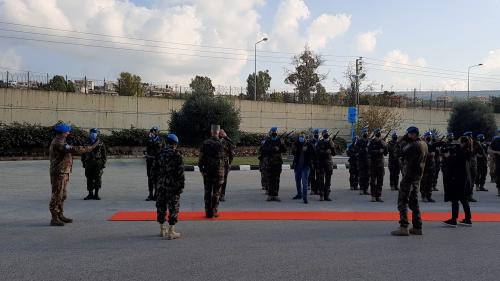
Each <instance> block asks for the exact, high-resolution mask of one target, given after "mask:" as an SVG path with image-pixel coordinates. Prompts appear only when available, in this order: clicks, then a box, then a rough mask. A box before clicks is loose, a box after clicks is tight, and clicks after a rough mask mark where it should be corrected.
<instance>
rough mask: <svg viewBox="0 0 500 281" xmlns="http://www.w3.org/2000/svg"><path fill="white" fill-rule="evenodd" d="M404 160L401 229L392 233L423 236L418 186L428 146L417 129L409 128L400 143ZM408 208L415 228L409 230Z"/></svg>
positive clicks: (399, 203)
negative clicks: (420, 137)
mask: <svg viewBox="0 0 500 281" xmlns="http://www.w3.org/2000/svg"><path fill="white" fill-rule="evenodd" d="M400 145H401V150H400V151H401V154H400V158H401V159H402V162H403V165H402V170H401V171H402V176H403V177H402V180H401V185H400V187H399V194H398V210H399V216H400V220H399V225H400V227H399V229H397V230H395V231H393V232H391V234H392V235H394V236H409V235H410V234H413V235H422V218H421V215H420V208H419V206H418V185H419V184H420V180H421V178H422V175H423V173H424V167H425V160H426V158H427V145H426V144H425V142H423V141H421V140H420V139H419V130H418V128H417V127H413V126H412V127H409V128H408V129H407V130H406V135H405V136H404V138H403V140H402V141H401V143H400ZM408 207H410V210H411V211H412V213H413V215H412V224H413V228H411V229H410V230H408V226H409V224H410V223H409V222H408Z"/></svg>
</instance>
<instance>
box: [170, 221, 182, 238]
mask: <svg viewBox="0 0 500 281" xmlns="http://www.w3.org/2000/svg"><path fill="white" fill-rule="evenodd" d="M177 238H181V234H180V233H177V232H175V229H174V226H173V225H169V226H168V232H167V239H168V240H173V239H177Z"/></svg>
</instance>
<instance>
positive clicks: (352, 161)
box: [347, 143, 359, 190]
mask: <svg viewBox="0 0 500 281" xmlns="http://www.w3.org/2000/svg"><path fill="white" fill-rule="evenodd" d="M354 145H355V144H354V143H351V144H349V146H348V147H347V156H348V157H349V160H348V161H349V184H350V186H351V190H358V177H359V175H358V158H357V156H356V152H355V151H354Z"/></svg>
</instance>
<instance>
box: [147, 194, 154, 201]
mask: <svg viewBox="0 0 500 281" xmlns="http://www.w3.org/2000/svg"><path fill="white" fill-rule="evenodd" d="M146 201H155V199H154V197H153V196H152V195H149V196H148V198H146Z"/></svg>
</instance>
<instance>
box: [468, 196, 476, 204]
mask: <svg viewBox="0 0 500 281" xmlns="http://www.w3.org/2000/svg"><path fill="white" fill-rule="evenodd" d="M468 200H469V202H472V203H475V202H477V200H476V199H474V198H473V197H472V196H471V197H469V199H468Z"/></svg>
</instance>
